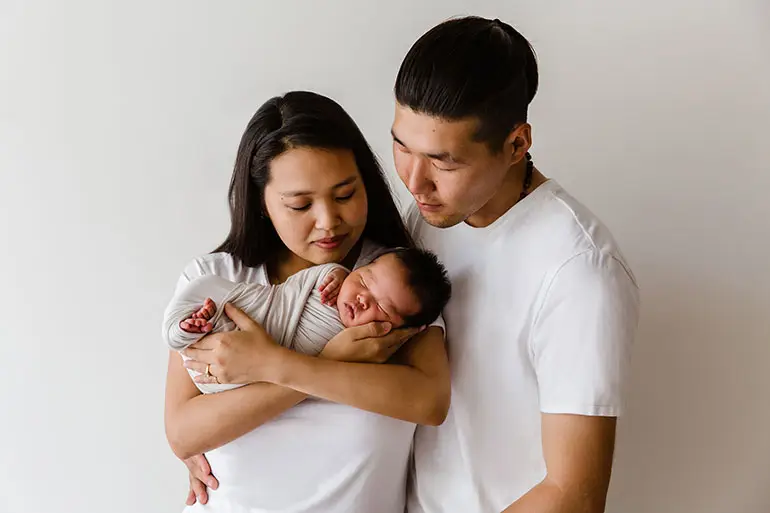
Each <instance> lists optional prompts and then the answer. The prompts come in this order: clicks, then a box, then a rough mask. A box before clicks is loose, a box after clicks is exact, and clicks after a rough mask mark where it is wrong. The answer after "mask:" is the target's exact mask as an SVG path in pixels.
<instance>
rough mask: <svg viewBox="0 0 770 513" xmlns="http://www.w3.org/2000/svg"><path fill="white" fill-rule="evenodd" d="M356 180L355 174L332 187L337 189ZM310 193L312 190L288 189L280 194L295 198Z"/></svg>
mask: <svg viewBox="0 0 770 513" xmlns="http://www.w3.org/2000/svg"><path fill="white" fill-rule="evenodd" d="M356 180H358V177H357V176H355V175H352V176H349V177H348V178H345V179H344V180H342V181H341V182H339V183H337V184H335V185H334V186H332V189H339V188H340V187H345V186H346V185H350V184H352V183H355V182H356ZM311 194H313V192H312V191H288V192H282V193H281V196H283V197H284V198H296V197H297V196H309V195H311Z"/></svg>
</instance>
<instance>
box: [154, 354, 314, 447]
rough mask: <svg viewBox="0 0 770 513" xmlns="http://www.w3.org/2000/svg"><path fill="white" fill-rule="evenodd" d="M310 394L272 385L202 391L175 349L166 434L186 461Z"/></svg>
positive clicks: (170, 367)
mask: <svg viewBox="0 0 770 513" xmlns="http://www.w3.org/2000/svg"><path fill="white" fill-rule="evenodd" d="M306 397H307V396H306V395H305V394H302V393H300V392H296V391H294V390H291V389H289V388H284V387H281V386H278V385H273V384H270V383H254V384H252V385H247V386H244V387H240V388H236V389H233V390H227V391H225V392H219V393H216V394H201V392H200V391H199V390H198V388H197V387H196V386H195V384H194V383H193V382H192V380H191V379H190V375H189V374H188V373H187V370H186V369H185V368H184V367H183V365H182V358H181V356H179V354H178V353H176V352H175V351H170V352H169V360H168V372H167V379H166V409H165V423H166V437H167V438H168V442H169V445H170V446H171V449H172V450H173V451H174V454H176V456H177V457H178V458H180V459H182V460H185V459H187V458H189V457H191V456H194V455H196V454H201V453H203V452H206V451H210V450H212V449H216V448H217V447H221V446H222V445H224V444H226V443H228V442H231V441H233V440H235V439H236V438H238V437H240V436H242V435H244V434H246V433H248V432H249V431H251V430H253V429H255V428H257V427H259V426H260V425H262V424H264V423H265V422H267V421H268V420H270V419H272V418H274V417H276V416H278V415H280V414H281V413H283V412H284V411H286V410H288V409H289V408H291V407H292V406H294V405H296V404H298V403H299V402H301V401H302V400H303V399H305V398H306Z"/></svg>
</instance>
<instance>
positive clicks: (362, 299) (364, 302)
mask: <svg viewBox="0 0 770 513" xmlns="http://www.w3.org/2000/svg"><path fill="white" fill-rule="evenodd" d="M357 299H358V306H359V307H360V308H361V310H366V309H367V308H369V298H368V297H366V296H365V295H364V294H359V295H358V298H357Z"/></svg>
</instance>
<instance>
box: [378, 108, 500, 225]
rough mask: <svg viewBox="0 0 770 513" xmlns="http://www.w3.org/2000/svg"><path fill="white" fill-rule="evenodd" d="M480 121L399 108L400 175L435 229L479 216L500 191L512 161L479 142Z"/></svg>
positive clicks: (397, 147) (394, 130)
mask: <svg viewBox="0 0 770 513" xmlns="http://www.w3.org/2000/svg"><path fill="white" fill-rule="evenodd" d="M477 130H478V121H477V120H475V119H467V120H460V121H445V120H442V119H439V118H435V117H432V116H429V115H427V114H419V113H417V112H414V111H413V110H411V109H410V108H409V107H404V106H402V105H399V104H396V115H395V120H394V121H393V128H392V135H393V159H394V161H395V164H396V171H397V172H398V175H399V176H400V177H401V180H402V181H403V182H404V184H405V185H406V187H407V188H408V189H409V192H411V193H412V196H414V199H415V201H416V202H417V206H418V207H419V209H420V213H421V214H422V217H423V218H424V219H425V221H427V222H428V223H429V224H431V225H433V226H437V227H439V228H447V227H450V226H454V225H456V224H458V223H461V222H463V221H465V220H466V219H467V218H468V217H470V216H472V215H473V214H475V213H477V212H478V211H479V210H480V209H481V208H482V207H484V205H486V204H487V203H488V202H489V201H490V200H491V199H492V198H493V197H494V196H495V194H496V193H497V192H498V191H499V190H500V188H501V185H502V183H503V180H504V179H505V177H506V175H507V173H508V170H509V168H510V166H511V155H510V153H507V152H505V151H500V152H499V153H498V154H497V155H493V154H492V153H491V152H490V151H489V147H488V146H487V145H486V143H483V142H478V141H474V140H473V136H474V134H475V133H476V131H477Z"/></svg>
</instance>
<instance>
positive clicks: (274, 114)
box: [215, 91, 413, 267]
mask: <svg viewBox="0 0 770 513" xmlns="http://www.w3.org/2000/svg"><path fill="white" fill-rule="evenodd" d="M301 147H305V148H323V149H335V150H350V151H351V152H352V153H353V156H354V157H355V161H356V166H357V167H358V171H359V173H360V174H361V179H362V181H363V184H364V190H365V191H366V196H367V201H368V204H369V209H368V212H369V214H368V216H367V220H366V226H365V228H364V231H363V234H362V235H361V237H362V238H363V239H369V240H371V241H372V242H375V243H377V244H380V245H382V246H386V247H398V246H408V247H412V246H413V242H412V239H411V237H410V236H409V233H408V231H407V230H406V228H405V227H404V224H403V222H402V221H401V216H400V215H399V212H398V208H397V207H396V204H395V203H394V201H393V196H392V195H391V192H390V188H389V187H388V183H387V181H386V179H385V174H384V173H383V171H382V168H381V167H380V164H379V162H378V161H377V157H375V155H374V152H372V149H371V148H370V147H369V144H368V143H367V142H366V139H364V136H363V134H362V133H361V130H359V128H358V126H357V125H356V123H355V121H353V119H352V118H351V117H350V116H349V115H348V114H347V113H346V112H345V110H344V109H343V108H342V107H341V106H340V105H339V104H338V103H337V102H335V101H334V100H331V99H330V98H327V97H325V96H322V95H320V94H316V93H312V92H305V91H293V92H290V93H287V94H286V95H284V96H281V97H275V98H271V99H270V100H268V101H267V102H265V104H264V105H262V106H261V107H260V108H259V110H258V111H257V112H256V114H254V117H252V118H251V121H249V124H248V126H247V127H246V130H245V131H244V133H243V137H242V138H241V144H240V146H239V147H238V155H237V156H236V158H235V169H234V170H233V176H232V179H231V180H230V190H229V193H228V194H229V199H230V221H231V225H230V234H229V235H228V236H227V239H225V241H224V242H223V243H222V244H221V245H220V246H219V247H218V248H217V249H216V250H215V252H220V251H224V252H227V253H230V254H231V255H233V256H235V257H237V258H238V259H239V260H240V261H241V262H242V263H243V264H244V265H246V266H249V267H257V266H259V265H262V264H264V263H265V262H267V261H268V260H270V259H271V258H273V257H275V256H276V255H277V254H278V253H279V252H280V251H281V250H282V249H284V248H285V246H284V244H283V242H281V240H280V238H279V237H278V234H277V233H276V231H275V228H274V227H273V223H272V221H271V220H270V218H269V217H268V216H267V214H266V213H265V210H264V193H265V186H266V185H267V183H268V182H269V181H270V163H271V162H272V160H273V159H275V158H276V157H278V156H279V155H281V154H282V153H284V152H285V151H287V150H290V149H292V148H301Z"/></svg>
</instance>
